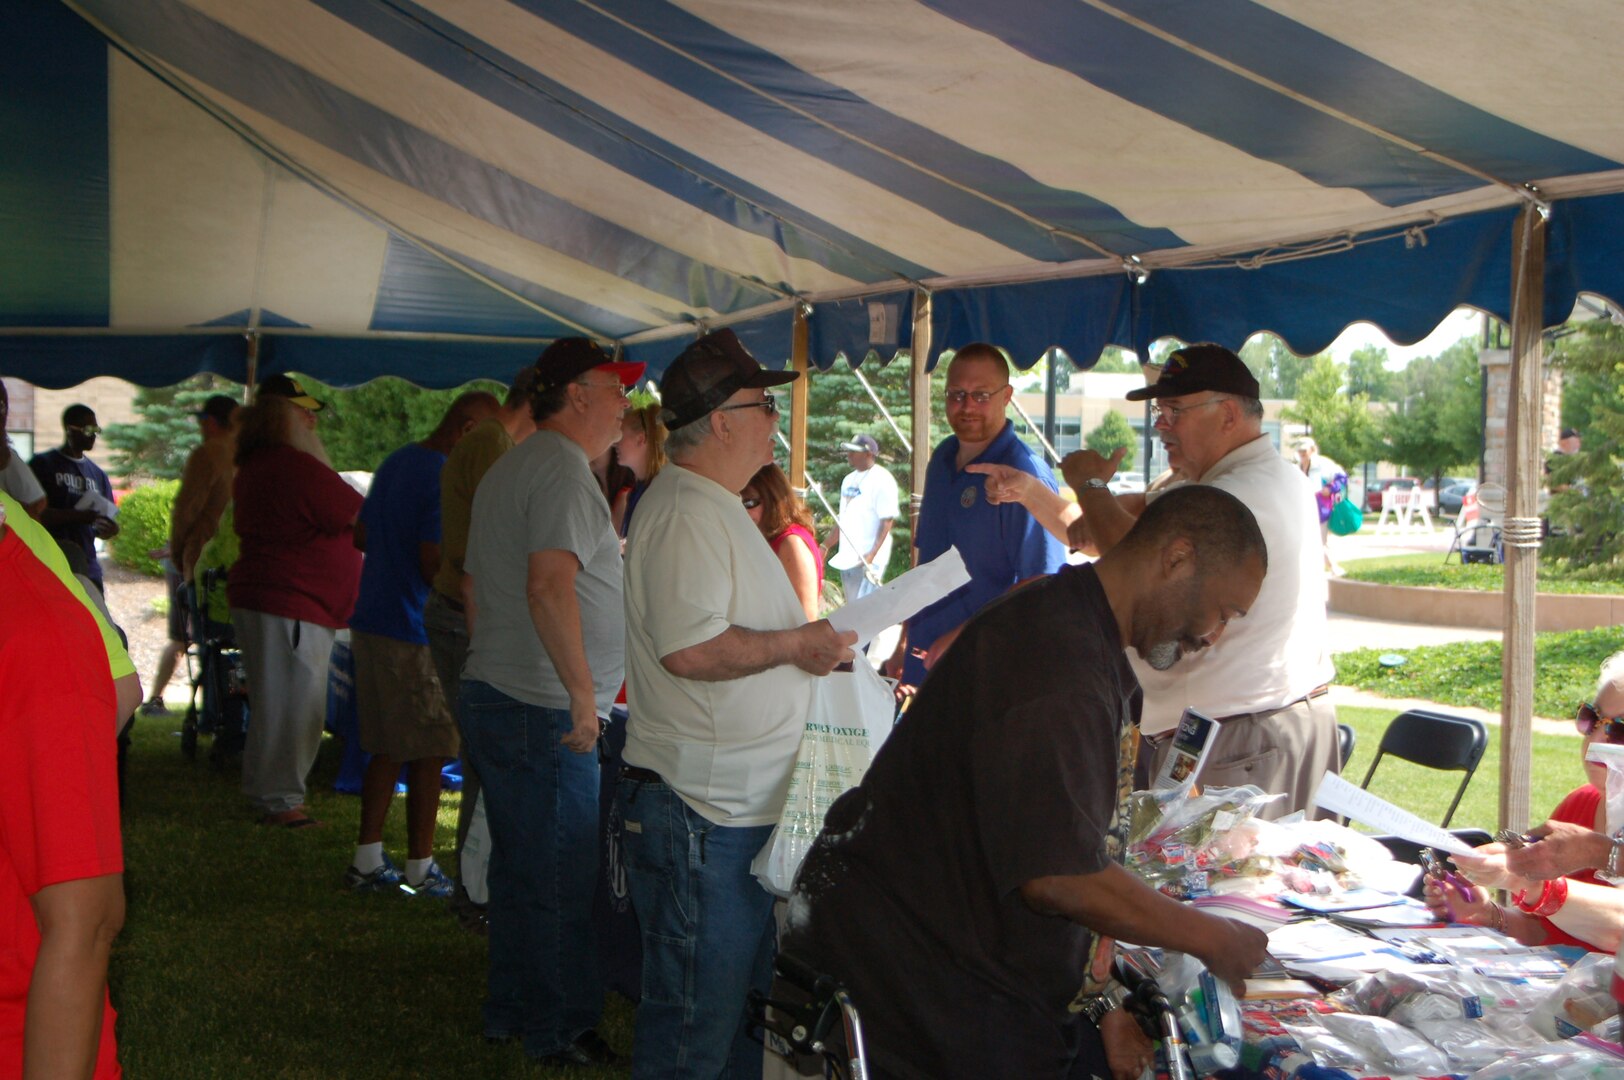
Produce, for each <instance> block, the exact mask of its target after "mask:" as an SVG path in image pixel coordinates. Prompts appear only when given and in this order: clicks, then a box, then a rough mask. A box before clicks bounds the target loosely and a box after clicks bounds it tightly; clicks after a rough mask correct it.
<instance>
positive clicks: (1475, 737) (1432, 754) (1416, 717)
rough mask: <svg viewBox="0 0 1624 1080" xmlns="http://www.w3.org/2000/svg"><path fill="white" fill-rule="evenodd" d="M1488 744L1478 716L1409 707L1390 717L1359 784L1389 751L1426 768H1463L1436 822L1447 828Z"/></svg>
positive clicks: (1362, 786)
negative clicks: (1449, 713) (1458, 785)
mask: <svg viewBox="0 0 1624 1080" xmlns="http://www.w3.org/2000/svg"><path fill="white" fill-rule="evenodd" d="M1488 745H1489V729H1488V728H1487V727H1485V726H1484V725H1483V722H1482V721H1481V720H1471V719H1468V718H1467V717H1464V716H1448V715H1445V714H1444V713H1439V712H1432V711H1430V710H1428V709H1409V710H1407V711H1405V712H1401V713H1399V714H1398V715H1397V716H1395V717H1393V720H1392V723H1390V724H1388V725H1387V730H1386V731H1384V732H1382V741H1381V745H1380V746H1378V747H1377V748H1376V760H1374V761H1372V762H1371V763H1370V771H1369V772H1367V773H1365V780H1364V783H1362V784H1360V785H1359V786H1360V787H1361V788H1369V787H1370V778H1371V777H1373V776H1375V775H1376V766H1378V765H1380V764H1381V763H1382V758H1383V757H1385V756H1386V755H1388V754H1392V755H1393V756H1394V757H1398V758H1403V759H1404V760H1405V761H1410V762H1414V763H1415V764H1417V765H1421V766H1424V767H1426V768H1428V769H1439V770H1441V771H1445V772H1465V773H1466V775H1465V776H1463V777H1462V778H1461V782H1460V787H1459V788H1457V789H1456V790H1455V798H1454V801H1452V802H1451V803H1450V804H1449V809H1448V810H1447V811H1446V812H1445V813H1444V819H1443V820H1442V821H1440V822H1439V823H1438V824H1439V825H1441V826H1443V827H1444V828H1446V829H1447V828H1449V819H1450V818H1452V817H1454V816H1455V808H1456V807H1458V806H1459V805H1460V800H1461V796H1462V795H1465V794H1466V785H1467V784H1470V783H1471V782H1472V776H1473V774H1474V773H1476V772H1477V766H1478V763H1479V762H1481V761H1482V760H1483V751H1484V750H1485V749H1487V748H1488Z"/></svg>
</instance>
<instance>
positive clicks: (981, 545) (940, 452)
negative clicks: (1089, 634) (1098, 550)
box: [903, 423, 1066, 685]
mask: <svg viewBox="0 0 1624 1080" xmlns="http://www.w3.org/2000/svg"><path fill="white" fill-rule="evenodd" d="M958 452H959V439H958V436H956V435H949V436H948V437H947V438H945V439H943V440H942V443H941V445H940V446H938V447H937V448H936V452H935V453H934V454H932V455H931V457H930V466H929V467H928V468H927V469H926V470H925V496H924V499H923V501H922V502H921V503H920V507H919V531H918V534H917V535H915V537H914V546H915V547H917V548H918V549H919V561H920V562H922V563H924V562H929V561H930V560H931V559H934V558H936V556H938V555H940V554H942V553H943V552H945V551H946V550H947V549H948V548H950V547H956V548H958V549H959V554H960V555H962V556H964V565H965V568H966V569H968V570H969V571H970V582H969V584H967V585H963V586H961V587H960V588H958V589H955V590H954V591H953V592H951V593H948V594H947V596H945V597H943V598H942V599H941V600H938V601H937V602H936V603H934V604H932V605H931V606H930V607H928V608H926V609H925V610H923V611H921V612H920V613H919V614H917V615H915V616H914V617H913V618H912V619H910V620H909V621H908V644H909V645H910V646H911V647H912V648H917V649H926V648H929V647H930V644H931V643H932V642H933V641H935V640H936V639H937V638H939V637H941V636H942V635H943V634H945V633H947V632H948V631H949V630H951V629H953V628H954V627H955V626H958V625H959V624H961V623H963V622H964V621H965V620H966V619H968V618H969V617H970V616H972V615H974V614H975V613H976V612H978V611H980V610H981V609H982V608H984V607H986V606H987V604H988V603H990V602H991V601H992V600H994V599H996V598H997V597H999V596H1001V595H1003V594H1004V593H1005V592H1008V591H1009V589H1010V587H1011V586H1013V585H1016V584H1019V583H1020V582H1022V581H1025V580H1026V579H1027V578H1032V577H1038V576H1039V575H1042V574H1052V573H1054V572H1055V571H1056V570H1059V569H1060V568H1061V567H1062V566H1064V565H1066V549H1065V548H1064V547H1062V546H1061V544H1060V541H1058V540H1056V539H1055V538H1054V537H1052V536H1050V535H1049V534H1048V532H1047V531H1046V530H1045V529H1044V528H1043V526H1041V525H1039V524H1038V522H1037V519H1036V518H1034V517H1033V516H1032V515H1031V514H1030V513H1029V512H1028V511H1027V509H1026V508H1025V507H1024V506H1020V505H1017V504H1014V503H1004V504H1002V505H998V506H995V505H993V504H992V503H989V502H988V501H987V490H986V487H985V485H984V484H983V480H984V477H982V476H980V475H978V474H976V473H972V472H966V471H964V470H961V469H960V468H958V464H957V458H958ZM986 463H991V464H997V465H1010V466H1013V467H1014V468H1017V469H1019V470H1021V471H1022V472H1025V473H1030V474H1032V475H1033V476H1035V477H1037V478H1038V479H1039V480H1041V481H1043V483H1044V485H1045V486H1046V487H1048V489H1049V490H1050V491H1059V490H1060V488H1059V486H1058V485H1057V484H1056V483H1055V480H1054V474H1053V473H1052V472H1050V471H1049V467H1048V466H1047V465H1045V464H1044V463H1043V461H1042V459H1040V458H1039V457H1038V456H1037V455H1036V454H1034V453H1033V452H1032V451H1031V449H1030V448H1029V447H1027V445H1026V444H1025V443H1023V442H1021V440H1020V439H1018V438H1016V437H1015V426H1014V425H1013V424H1008V423H1006V424H1005V425H1004V426H1003V429H1002V430H1000V431H999V432H998V434H997V435H996V436H994V437H993V440H992V442H990V443H988V444H987V448H986V449H985V450H983V451H981V453H980V454H978V455H977V456H976V458H975V460H974V461H972V462H970V464H986ZM924 675H925V671H924V666H923V664H921V663H920V661H919V660H918V659H917V658H916V657H914V656H912V655H910V656H909V657H908V662H907V665H906V669H905V671H904V674H903V678H904V680H905V681H908V682H912V683H913V684H914V685H918V683H919V680H921V679H923V678H924Z"/></svg>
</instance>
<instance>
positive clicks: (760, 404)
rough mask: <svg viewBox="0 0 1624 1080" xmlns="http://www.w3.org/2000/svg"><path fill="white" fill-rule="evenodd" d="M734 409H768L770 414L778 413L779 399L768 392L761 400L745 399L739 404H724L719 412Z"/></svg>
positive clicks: (718, 409)
mask: <svg viewBox="0 0 1624 1080" xmlns="http://www.w3.org/2000/svg"><path fill="white" fill-rule="evenodd" d="M734 409H766V410H767V415H768V416H777V415H778V399H777V398H775V397H773V396H772V395H771V394H768V395H767V396H766V397H765V398H763V399H762V400H760V401H745V402H741V403H740V404H738V405H722V406H719V407H718V408H717V410H716V411H717V412H732V411H733V410H734Z"/></svg>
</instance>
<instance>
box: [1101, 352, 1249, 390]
mask: <svg viewBox="0 0 1624 1080" xmlns="http://www.w3.org/2000/svg"><path fill="white" fill-rule="evenodd" d="M1203 390H1211V391H1212V392H1214V393H1218V394H1234V395H1235V396H1236V397H1244V398H1256V397H1258V396H1260V395H1259V393H1258V385H1257V376H1255V375H1253V374H1252V372H1251V371H1250V370H1248V368H1247V367H1246V365H1245V364H1243V363H1242V362H1241V358H1240V357H1238V356H1236V355H1235V354H1234V353H1232V352H1230V351H1229V350H1228V349H1226V348H1224V347H1223V346H1222V345H1214V344H1213V343H1212V342H1210V341H1204V342H1201V343H1200V344H1198V345H1186V346H1184V348H1182V349H1174V350H1173V351H1172V352H1171V353H1168V354H1167V360H1166V361H1165V362H1164V363H1163V364H1162V374H1161V377H1160V378H1159V379H1157V380H1156V381H1155V382H1153V383H1151V384H1150V385H1149V386H1145V387H1141V388H1140V389H1138V390H1130V391H1129V392H1128V400H1129V401H1144V400H1145V399H1146V398H1164V397H1183V396H1184V395H1185V394H1198V393H1200V392H1201V391H1203Z"/></svg>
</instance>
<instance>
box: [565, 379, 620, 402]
mask: <svg viewBox="0 0 1624 1080" xmlns="http://www.w3.org/2000/svg"><path fill="white" fill-rule="evenodd" d="M575 385H576V386H591V387H596V388H597V389H599V390H613V391H615V392H616V393H618V394H619V395H620V396H621V397H623V398H624V397H631V394H632V391H631V387H629V386H627V385H626V384H625V383H622V382H612V383H606V382H587V381H586V380H585V379H576V380H575Z"/></svg>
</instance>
